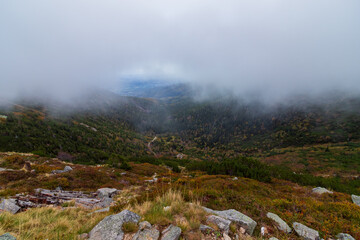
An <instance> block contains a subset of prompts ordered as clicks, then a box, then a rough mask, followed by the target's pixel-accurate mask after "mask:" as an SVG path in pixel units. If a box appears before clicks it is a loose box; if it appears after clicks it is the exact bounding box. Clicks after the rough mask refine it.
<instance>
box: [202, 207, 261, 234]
mask: <svg viewBox="0 0 360 240" xmlns="http://www.w3.org/2000/svg"><path fill="white" fill-rule="evenodd" d="M203 209H204V210H205V211H206V212H208V213H212V214H216V215H218V216H220V217H222V218H225V219H227V220H229V221H231V222H234V223H236V224H238V225H240V226H241V227H243V228H244V229H245V231H246V233H248V234H249V235H252V234H253V232H254V229H255V227H256V225H257V223H256V222H255V221H254V220H253V219H251V218H250V217H248V216H246V215H245V214H242V213H241V212H238V211H236V210H235V209H229V210H224V211H215V210H212V209H210V208H205V207H204V208H203Z"/></svg>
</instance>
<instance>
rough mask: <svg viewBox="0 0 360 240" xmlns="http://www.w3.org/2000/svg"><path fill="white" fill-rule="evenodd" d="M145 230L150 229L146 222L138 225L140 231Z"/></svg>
mask: <svg viewBox="0 0 360 240" xmlns="http://www.w3.org/2000/svg"><path fill="white" fill-rule="evenodd" d="M146 228H151V224H150V223H149V222H148V221H143V222H141V223H139V229H140V230H143V229H146Z"/></svg>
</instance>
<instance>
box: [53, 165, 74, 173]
mask: <svg viewBox="0 0 360 240" xmlns="http://www.w3.org/2000/svg"><path fill="white" fill-rule="evenodd" d="M72 170H73V169H72V168H71V167H70V166H65V167H64V169H63V170H53V171H51V173H52V174H59V173H66V172H70V171H72Z"/></svg>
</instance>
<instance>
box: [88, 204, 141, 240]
mask: <svg viewBox="0 0 360 240" xmlns="http://www.w3.org/2000/svg"><path fill="white" fill-rule="evenodd" d="M140 218H141V217H140V216H139V215H137V214H136V213H133V212H130V211H129V210H124V211H122V212H120V213H118V214H115V215H110V216H107V217H105V218H104V219H103V220H102V221H101V222H99V223H98V224H97V225H96V226H95V227H94V228H93V229H92V230H91V231H90V234H89V240H103V239H106V240H122V239H123V238H124V232H123V231H122V225H123V224H124V223H128V222H133V223H138V222H139V220H140Z"/></svg>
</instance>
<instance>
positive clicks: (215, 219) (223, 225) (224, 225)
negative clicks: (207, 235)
mask: <svg viewBox="0 0 360 240" xmlns="http://www.w3.org/2000/svg"><path fill="white" fill-rule="evenodd" d="M206 223H208V224H214V225H216V226H217V227H218V228H219V230H220V231H222V232H225V233H228V232H229V229H230V224H231V221H229V220H227V219H224V218H222V217H219V216H215V215H210V216H208V217H207V219H206Z"/></svg>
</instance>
